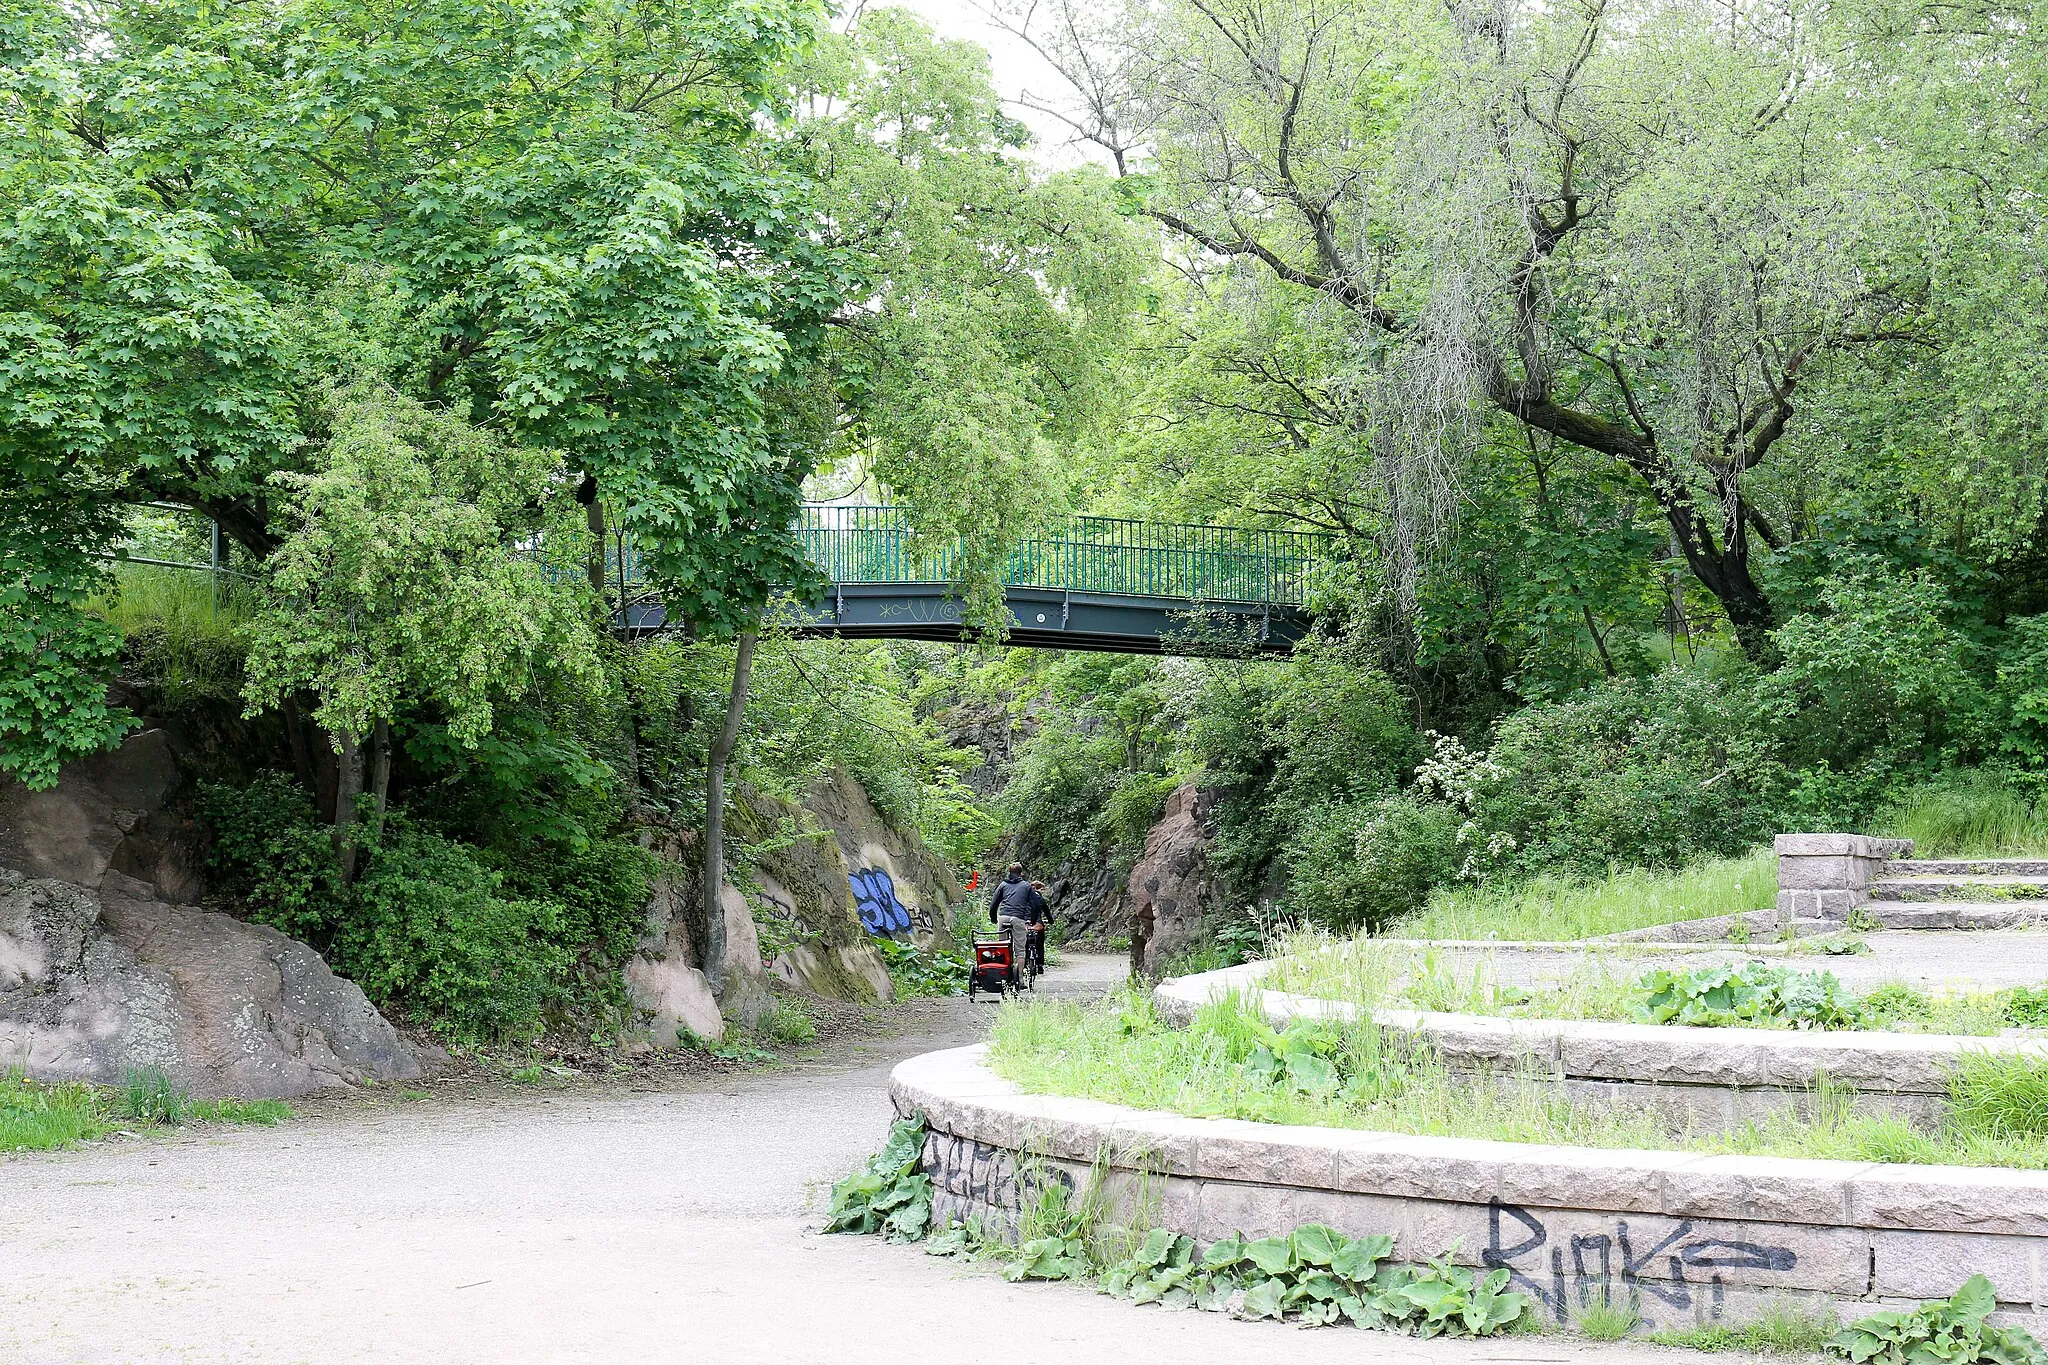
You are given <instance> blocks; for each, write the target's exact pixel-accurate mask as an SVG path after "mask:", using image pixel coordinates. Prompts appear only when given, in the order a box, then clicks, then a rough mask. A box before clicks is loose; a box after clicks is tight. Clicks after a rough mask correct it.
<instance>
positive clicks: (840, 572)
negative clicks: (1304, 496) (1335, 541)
mask: <svg viewBox="0 0 2048 1365" xmlns="http://www.w3.org/2000/svg"><path fill="white" fill-rule="evenodd" d="M795 530H796V534H797V538H798V540H800V541H801V542H802V543H803V547H804V553H805V554H806V555H807V556H809V558H810V560H811V562H812V563H813V564H816V565H817V566H818V568H819V569H820V570H821V571H823V572H824V574H825V575H826V577H828V578H830V579H831V580H832V581H833V582H835V583H945V582H951V581H952V580H953V579H954V578H956V577H957V576H958V575H957V573H956V571H955V565H956V563H957V561H958V557H959V550H958V547H957V546H954V545H945V544H941V545H937V546H934V545H931V544H929V543H928V542H921V541H920V540H919V538H918V537H917V536H916V535H915V534H914V533H913V531H912V529H911V525H910V517H909V514H908V513H907V512H906V511H905V510H904V509H903V508H900V507H871V506H842V505H837V504H815V503H813V504H806V505H805V506H804V508H803V510H802V511H801V513H799V515H798V517H797V523H796V527H795ZM1328 543H1329V539H1328V537H1326V536H1319V535H1310V534H1305V533H1302V532H1298V531H1254V530H1245V529H1243V528H1240V527H1235V526H1173V525H1159V524H1155V523H1152V522H1143V521H1125V520H1122V519H1119V518H1114V517H1073V518H1070V519H1068V520H1066V521H1063V522H1060V523H1057V524H1056V525H1054V526H1053V527H1051V528H1050V529H1048V530H1047V531H1046V532H1045V533H1044V534H1043V535H1039V536H1034V537H1032V538H1031V539H1029V540H1026V541H1024V542H1023V543H1022V544H1021V545H1019V546H1018V547H1017V549H1016V551H1015V552H1014V553H1012V554H1011V556H1010V561H1009V563H1008V564H1007V565H1006V566H1005V567H1004V571H1003V582H1004V583H1005V584H1008V585H1010V586H1013V587H1035V588H1065V589H1068V590H1070V591H1073V592H1087V593H1118V594H1126V595H1130V596H1136V597H1170V598H1177V599H1180V600H1183V601H1189V600H1192V601H1201V602H1262V603H1271V604H1273V605H1275V606H1299V605H1300V604H1301V602H1302V595H1303V592H1304V591H1305V587H1306V582H1305V580H1306V578H1307V573H1308V568H1309V566H1310V565H1311V564H1313V563H1315V562H1316V561H1317V560H1320V559H1323V558H1325V557H1327V555H1328V553H1329V550H1328Z"/></svg>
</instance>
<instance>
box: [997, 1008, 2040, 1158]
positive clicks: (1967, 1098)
mask: <svg viewBox="0 0 2048 1365" xmlns="http://www.w3.org/2000/svg"><path fill="white" fill-rule="evenodd" d="M989 1064H990V1065H991V1066H992V1067H993V1068H994V1069H995V1071H996V1072H997V1073H998V1074H999V1075H1002V1076H1004V1077H1006V1078H1008V1079H1009V1080H1012V1081H1014V1082H1016V1083H1017V1084H1018V1085H1020V1086H1022V1087H1023V1088H1024V1089H1025V1090H1027V1091H1030V1092H1033V1093H1037V1094H1050V1095H1066V1096H1072V1097H1076V1098H1083V1099H1095V1100H1104V1101H1107V1102H1109V1103H1113V1104H1125V1105H1131V1106H1134V1107H1136V1108H1140V1109H1158V1110H1166V1111H1169V1112H1173V1113H1180V1114H1188V1115H1193V1116H1195V1117H1198V1118H1236V1119H1249V1120H1252V1121H1254V1122H1262V1123H1287V1124H1307V1125H1313V1126H1318V1127H1332V1128H1362V1129H1373V1130H1379V1131H1384V1132H1398V1133H1414V1134H1421V1135H1428V1136H1442V1137H1468V1138H1485V1139H1491V1140H1494V1141H1501V1142H1533V1143H1558V1144H1563V1145H1567V1146H1580V1147H1600V1148H1672V1147H1676V1148H1682V1149H1688V1150H1692V1151H1699V1152H1708V1153H1738V1154H1749V1155H1757V1156H1789V1157H1817V1158H1822V1159H1830V1160H1840V1161H1876V1162H1898V1163H1912V1164H1939V1165H1960V1166H2009V1167H2017V1168H2025V1169H2032V1170H2044V1169H2048V1132H2044V1131H2043V1130H2048V1117H2044V1114H2043V1110H2044V1109H2048V1106H2042V1105H2041V1104H2040V1100H2041V1098H2042V1097H2043V1096H2044V1095H2048V1066H2041V1065H2038V1064H2035V1063H2032V1062H2029V1061H2027V1060H2025V1059H2016V1058H1994V1057H1982V1058H1979V1059H1976V1060H1975V1061H1974V1062H1973V1063H1972V1064H1971V1065H1970V1066H1969V1067H1967V1068H1965V1069H1964V1070H1963V1071H1962V1072H1960V1073H1959V1074H1958V1076H1957V1079H1956V1083H1955V1089H1954V1092H1953V1096H1952V1099H1953V1103H1952V1106H1951V1113H1950V1115H1949V1117H1948V1118H1947V1119H1946V1120H1945V1121H1944V1122H1943V1124H1942V1125H1941V1127H1940V1128H1939V1129H1938V1130H1936V1131H1933V1132H1924V1131H1920V1130H1918V1129H1915V1128H1914V1127H1912V1126H1911V1125H1910V1124H1908V1123H1906V1122H1904V1121H1903V1120H1901V1119H1897V1118H1893V1117H1890V1116H1872V1115H1866V1114H1861V1113H1859V1112H1857V1110H1856V1108H1855V1100H1856V1097H1855V1095H1854V1094H1853V1093H1852V1092H1849V1091H1847V1090H1845V1089H1842V1088H1841V1087H1839V1086H1832V1087H1831V1086H1828V1085H1826V1084H1823V1085H1821V1086H1818V1087H1816V1088H1815V1089H1814V1090H1813V1091H1812V1092H1811V1093H1810V1094H1809V1095H1808V1096H1807V1097H1806V1103H1805V1108H1806V1110H1807V1117H1805V1118H1800V1117H1798V1116H1796V1115H1794V1114H1793V1113H1791V1112H1790V1111H1786V1112H1783V1113H1780V1114H1777V1115H1774V1116H1772V1117H1771V1118H1769V1119H1766V1120H1762V1121H1759V1122H1755V1123H1751V1124H1749V1125H1747V1126H1745V1127H1742V1128H1738V1129H1735V1130H1732V1131H1729V1132H1725V1133H1695V1132H1692V1131H1689V1130H1687V1131H1672V1130H1670V1129H1667V1128H1665V1127H1664V1126H1663V1125H1662V1124H1661V1123H1659V1122H1658V1121H1657V1119H1656V1118H1655V1117H1653V1116H1652V1115H1650V1114H1647V1113H1641V1112H1630V1111H1626V1110H1622V1109H1619V1108H1599V1109H1595V1108H1588V1107H1582V1106H1578V1105H1574V1104H1571V1103H1569V1102H1568V1101H1566V1100H1565V1099H1563V1098H1561V1097H1560V1096H1559V1095H1558V1094H1557V1092H1556V1091H1555V1090H1554V1089H1553V1088H1552V1087H1550V1086H1549V1085H1547V1084H1545V1083H1544V1081H1543V1079H1542V1078H1541V1076H1540V1075H1538V1074H1536V1073H1535V1072H1534V1071H1533V1070H1531V1071H1529V1072H1525V1073H1524V1072H1517V1073H1504V1074H1500V1075H1496V1076H1495V1077H1493V1078H1492V1081H1491V1083H1487V1084H1475V1083H1473V1081H1472V1079H1471V1078H1470V1077H1468V1076H1463V1075H1459V1074H1456V1073H1453V1072H1451V1071H1450V1070H1449V1069H1447V1068H1446V1067H1444V1066H1443V1065H1442V1063H1441V1062H1440V1060H1438V1059H1437V1058H1436V1057H1435V1056H1434V1055H1433V1054H1432V1053H1431V1052H1430V1051H1429V1050H1428V1049H1427V1048H1424V1047H1419V1046H1416V1045H1414V1044H1412V1043H1410V1042H1409V1041H1408V1040H1406V1039H1405V1038H1404V1037H1402V1036H1400V1035H1393V1034H1387V1033H1384V1032H1382V1031H1381V1030H1380V1029H1379V1028H1377V1027H1375V1026H1373V1025H1371V1024H1369V1023H1363V1022H1353V1023H1348V1024H1339V1023H1336V1022H1333V1021H1316V1022H1309V1021H1304V1020H1297V1021H1295V1022H1294V1023H1292V1024H1290V1025H1289V1026H1288V1028H1287V1029H1286V1030H1284V1031H1276V1030H1274V1029H1273V1028H1272V1027H1271V1026H1270V1025H1268V1024H1267V1023H1266V1022H1265V1020H1264V1018H1263V1017H1261V1016H1260V1015H1259V1014H1258V1013H1257V1012H1256V1010H1255V1009H1253V1008H1252V1007H1251V1006H1249V1005H1247V1004H1246V1003H1244V1002H1243V1001H1241V1000H1239V999H1238V998H1236V997H1230V998H1226V999H1224V1000H1221V1001H1217V1002H1215V1003H1213V1004H1210V1005H1208V1006H1205V1007H1204V1008H1203V1009H1202V1010H1200V1011H1199V1012H1198V1013H1197V1014H1196V1016H1195V1018H1194V1020H1193V1022H1192V1023H1191V1025H1190V1026H1189V1027H1188V1028H1185V1029H1175V1028H1170V1027H1168V1026H1167V1025H1166V1024H1165V1023H1164V1022H1162V1021H1161V1020H1160V1019H1159V1017H1158V1016H1157V1014H1155V1013H1154V1012H1153V1009H1152V1006H1151V1001H1150V998H1149V997H1148V996H1145V995H1143V994H1126V995H1123V996H1120V997H1112V998H1111V999H1109V1000H1107V1001H1104V1002H1103V1003H1101V1004H1098V1005H1091V1006H1081V1005H1076V1004H1071V1003H1067V1002H1062V1001H1033V1002H1030V1003H1022V1002H1017V1001H1010V1002H1006V1003H1005V1004H1004V1005H1003V1006H1002V1007H1001V1009H1000V1010H999V1011H998V1012H997V1015H996V1021H995V1028H994V1031H993V1033H992V1034H991V1036H990V1040H989ZM2036 1123H2038V1124H2040V1125H2041V1127H2040V1128H2030V1127H2029V1126H2028V1125H2031V1124H2036Z"/></svg>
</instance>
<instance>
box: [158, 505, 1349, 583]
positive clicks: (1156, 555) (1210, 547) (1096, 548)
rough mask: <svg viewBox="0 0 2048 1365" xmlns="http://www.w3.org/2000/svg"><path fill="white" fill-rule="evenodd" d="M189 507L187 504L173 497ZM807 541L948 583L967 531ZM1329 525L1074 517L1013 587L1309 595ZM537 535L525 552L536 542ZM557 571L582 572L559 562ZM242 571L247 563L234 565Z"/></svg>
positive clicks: (868, 563)
mask: <svg viewBox="0 0 2048 1365" xmlns="http://www.w3.org/2000/svg"><path fill="white" fill-rule="evenodd" d="M175 510H180V511H183V510H186V509H182V508H180V509H175ZM792 529H793V530H794V531H795V533H796V536H797V539H798V540H799V541H800V542H801V543H802V545H803V548H804V553H805V555H806V556H808V557H809V559H810V561H811V562H812V563H813V564H815V565H817V566H818V569H819V570H820V571H821V572H822V573H823V574H824V575H825V576H826V577H827V578H829V579H830V580H831V581H833V582H835V583H950V582H953V581H955V580H956V579H957V578H958V577H959V573H958V563H959V557H960V551H959V546H958V545H957V543H939V544H936V545H935V544H933V543H931V542H930V541H929V540H926V539H922V538H920V537H919V536H918V535H917V534H916V533H915V532H914V531H913V530H912V529H911V524H910V515H909V513H908V512H907V511H905V510H904V509H903V508H900V507H877V506H865V505H847V504H839V503H806V504H805V505H804V506H803V508H802V509H801V510H800V511H799V512H798V514H797V521H796V525H795V526H794V527H793V528H792ZM1329 545H1330V538H1329V537H1328V536H1322V535H1315V534H1310V533H1304V532H1300V531H1254V530H1246V529H1243V528H1241V527H1235V526H1175V525H1162V524H1155V523H1152V522H1144V521H1127V520H1122V519H1119V518H1115V517H1072V518H1069V519H1067V520H1065V521H1062V522H1058V523H1056V524H1055V525H1053V526H1052V527H1051V528H1049V529H1048V530H1047V531H1046V532H1045V533H1044V534H1042V535H1038V536H1034V537H1032V538H1030V539H1028V540H1026V541H1024V542H1023V543H1022V544H1020V545H1019V546H1018V547H1017V548H1016V550H1015V551H1014V552H1012V554H1011V555H1010V559H1009V562H1008V564H1006V565H1005V566H1004V570H1003V582H1004V583H1005V584H1006V585H1008V586H1011V587H1032V588H1061V589H1066V590H1068V591H1071V592H1081V593H1109V594H1120V595H1125V596H1132V597H1163V598H1173V599H1177V600H1179V601H1195V602H1237V603H1263V604H1270V605H1273V606H1300V605H1301V604H1302V600H1303V594H1304V592H1305V590H1306V579H1307V575H1308V570H1309V566H1310V565H1312V564H1314V563H1316V562H1317V561H1319V560H1322V559H1325V558H1327V557H1328V555H1329V553H1330V550H1329ZM212 546H213V553H212V558H213V560H214V562H213V563H212V564H210V565H209V564H200V563H192V562H186V561H182V560H179V561H173V560H168V559H162V558H152V557H145V556H144V555H141V554H137V553H135V552H136V551H137V550H140V549H147V548H154V547H152V546H150V545H148V543H147V542H146V541H145V540H144V539H142V538H140V537H138V538H136V539H134V541H133V542H132V543H131V545H130V547H129V549H128V555H127V558H129V559H130V560H131V561H133V562H137V563H144V564H163V565H165V566H167V567H171V568H182V569H196V570H201V571H211V572H212V573H213V574H214V575H215V577H216V578H218V577H219V576H220V575H221V574H232V573H233V571H232V570H230V569H227V568H225V567H224V565H223V563H222V562H221V550H220V535H219V528H218V527H214V528H212ZM538 549H539V543H538V541H529V542H523V543H522V544H521V545H520V546H519V547H518V548H517V552H518V553H523V554H533V553H536V552H537V551H538ZM605 562H606V568H607V571H608V572H607V576H608V577H609V578H610V579H611V581H612V582H614V583H619V584H623V585H624V587H625V588H626V589H627V591H628V594H629V595H630V594H631V592H632V590H633V589H635V588H640V587H643V586H644V585H645V578H644V575H643V574H642V572H641V567H640V556H639V553H638V551H637V550H636V549H635V547H634V545H633V540H632V537H631V536H630V535H629V534H618V533H616V532H615V533H614V534H613V535H611V536H608V537H607V545H606V551H605ZM550 572H551V573H555V572H559V573H565V574H566V573H579V574H580V573H581V572H582V570H581V569H580V568H578V569H570V568H566V567H562V566H554V567H551V569H550ZM235 576H236V577H241V576H242V575H239V574H237V575H235Z"/></svg>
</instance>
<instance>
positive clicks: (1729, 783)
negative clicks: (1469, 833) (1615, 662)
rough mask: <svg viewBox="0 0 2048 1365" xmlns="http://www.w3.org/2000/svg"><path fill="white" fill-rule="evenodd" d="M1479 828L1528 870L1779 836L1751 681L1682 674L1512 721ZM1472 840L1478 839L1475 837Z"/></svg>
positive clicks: (1674, 854)
mask: <svg viewBox="0 0 2048 1365" xmlns="http://www.w3.org/2000/svg"><path fill="white" fill-rule="evenodd" d="M1489 757H1490V758H1491V760H1492V761H1493V763H1494V764H1496V765H1497V766H1498V767H1500V768H1501V769H1504V770H1505V772H1506V776H1505V777H1504V778H1503V779H1502V780H1500V781H1498V782H1494V783H1489V784H1487V785H1486V787H1485V788H1484V789H1483V791H1482V793H1481V796H1480V800H1479V803H1478V809H1477V811H1476V812H1475V816H1476V819H1477V822H1478V825H1479V829H1478V831H1476V832H1475V833H1476V834H1477V835H1479V836H1483V838H1482V845H1483V843H1484V841H1486V840H1490V839H1492V838H1493V837H1495V836H1497V835H1501V834H1506V835H1508V836H1509V837H1511V838H1512V839H1513V840H1514V844H1515V851H1514V852H1513V854H1512V855H1511V858H1510V862H1509V865H1510V867H1511V868H1512V869H1513V870H1516V871H1520V872H1527V873H1549V874H1558V873H1566V872H1577V873H1580V874H1582V875H1586V876H1595V877H1597V876H1601V875H1603V874H1605V873H1606V872H1607V871H1608V870H1609V869H1610V868H1612V867H1616V866H1630V865H1635V866H1650V867H1683V866H1685V865H1686V864H1687V863H1690V862H1694V861H1696V860H1698V859H1700V858H1703V857H1710V856H1717V855H1718V856H1724V857H1727V856H1733V855H1735V854H1738V853H1741V852H1743V851H1744V850H1746V849H1748V848H1750V847H1752V846H1753V845H1755V844H1758V843H1762V842H1767V841H1768V840H1769V839H1770V837H1771V836H1772V835H1773V834H1776V833H1778V830H1777V823H1778V818H1779V817H1778V806H1779V804H1780V800H1781V797H1782V793H1783V788H1784V785H1785V777H1784V773H1783V770H1782V769H1781V767H1780V766H1779V765H1778V763H1777V761H1776V760H1775V758H1774V757H1773V755H1772V753H1771V748H1770V739H1769V735H1768V734H1767V732H1766V731H1765V729H1764V727H1763V724H1762V717H1760V716H1759V715H1758V713H1757V711H1756V708H1755V706H1754V705H1753V703H1752V702H1751V700H1750V698H1749V694H1748V691H1747V689H1746V687H1745V686H1744V685H1742V677H1741V676H1738V678H1737V679H1736V680H1734V682H1733V684H1731V680H1729V679H1725V678H1717V677H1714V676H1711V675H1709V674H1708V673H1707V672H1705V671H1704V670H1697V669H1689V668H1676V667H1674V668H1669V669H1666V670H1664V671H1663V672H1661V673H1659V674H1657V675H1655V676H1654V677H1652V678H1650V679H1647V680H1643V681H1638V680H1636V679H1632V678H1624V679H1619V680H1616V681H1611V682H1608V683H1606V684H1604V685H1602V686H1600V687H1597V688H1593V689H1591V690H1589V691H1587V692H1585V693H1583V694H1581V695H1580V696H1578V697H1575V698H1573V699H1571V700H1569V701H1563V702H1556V703H1552V704H1549V705H1543V706H1532V707H1529V708H1527V709H1526V710H1523V711H1520V712H1517V713H1516V714H1514V715H1512V716H1509V717H1508V718H1507V719H1505V720H1503V721H1502V722H1501V723H1500V725H1499V726H1498V727H1497V728H1496V730H1495V739H1494V745H1493V749H1492V751H1491V753H1490V755H1489ZM1468 842H1471V840H1469V839H1468Z"/></svg>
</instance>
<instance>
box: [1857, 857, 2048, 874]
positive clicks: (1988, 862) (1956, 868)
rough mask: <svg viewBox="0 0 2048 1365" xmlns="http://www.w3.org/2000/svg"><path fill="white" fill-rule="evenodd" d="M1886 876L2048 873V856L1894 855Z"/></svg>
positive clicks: (1886, 869)
mask: <svg viewBox="0 0 2048 1365" xmlns="http://www.w3.org/2000/svg"><path fill="white" fill-rule="evenodd" d="M1884 875H1885V876H1887V877H2048V858H1894V859H1892V860H1891V861H1890V862H1888V863H1886V864H1885V865H1884Z"/></svg>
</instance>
